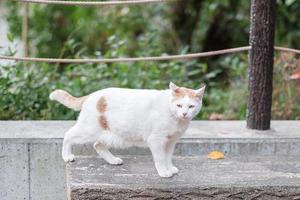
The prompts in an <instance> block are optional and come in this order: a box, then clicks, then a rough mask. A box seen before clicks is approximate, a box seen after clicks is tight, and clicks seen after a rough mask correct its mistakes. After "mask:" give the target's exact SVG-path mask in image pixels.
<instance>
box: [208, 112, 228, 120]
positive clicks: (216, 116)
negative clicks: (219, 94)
mask: <svg viewBox="0 0 300 200" xmlns="http://www.w3.org/2000/svg"><path fill="white" fill-rule="evenodd" d="M224 118H225V117H224V115H222V114H220V113H212V114H211V115H210V116H209V120H223V119H224Z"/></svg>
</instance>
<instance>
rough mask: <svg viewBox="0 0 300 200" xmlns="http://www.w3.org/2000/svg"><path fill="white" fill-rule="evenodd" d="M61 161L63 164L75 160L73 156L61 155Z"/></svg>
mask: <svg viewBox="0 0 300 200" xmlns="http://www.w3.org/2000/svg"><path fill="white" fill-rule="evenodd" d="M63 159H64V161H65V162H73V161H74V160H75V156H74V155H73V154H69V155H63Z"/></svg>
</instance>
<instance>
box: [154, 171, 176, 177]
mask: <svg viewBox="0 0 300 200" xmlns="http://www.w3.org/2000/svg"><path fill="white" fill-rule="evenodd" d="M158 175H159V176H160V177H162V178H169V177H171V176H173V173H172V172H171V171H170V170H166V171H159V172H158Z"/></svg>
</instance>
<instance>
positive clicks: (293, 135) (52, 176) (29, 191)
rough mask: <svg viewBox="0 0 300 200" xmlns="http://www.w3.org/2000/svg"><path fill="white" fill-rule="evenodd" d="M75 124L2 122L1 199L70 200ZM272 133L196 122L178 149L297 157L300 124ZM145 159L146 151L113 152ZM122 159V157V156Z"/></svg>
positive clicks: (81, 150) (80, 151) (283, 124)
mask: <svg viewBox="0 0 300 200" xmlns="http://www.w3.org/2000/svg"><path fill="white" fill-rule="evenodd" d="M73 124H74V122H73V121H0V169H1V170H0V200H19V199H22V200H35V199H36V200H53V199H55V200H63V199H66V184H65V164H64V162H63V160H62V158H61V143H62V138H63V135H64V133H65V132H66V130H68V129H69V128H70V127H71V126H72V125H73ZM272 128H273V129H272V130H271V131H265V132H260V131H252V130H248V129H246V128H245V122H241V121H227V122H214V121H198V122H193V123H192V124H191V126H190V128H189V129H188V131H187V133H186V134H185V135H184V136H183V138H182V139H181V140H180V142H179V144H178V145H177V146H176V150H175V151H176V154H179V155H206V154H207V153H208V152H209V151H211V150H221V151H223V152H225V155H226V156H228V155H230V156H243V155H272V156H273V155H287V154H289V155H299V154H300V131H299V130H300V123H299V122H298V121H274V122H273V123H272ZM74 152H75V155H91V154H92V155H96V153H95V151H94V150H93V149H92V148H91V146H76V147H75V148H74ZM114 152H115V153H117V154H121V155H132V154H133V155H141V154H142V155H145V154H149V150H148V149H140V148H130V149H127V150H115V151H114ZM121 157H122V156H121Z"/></svg>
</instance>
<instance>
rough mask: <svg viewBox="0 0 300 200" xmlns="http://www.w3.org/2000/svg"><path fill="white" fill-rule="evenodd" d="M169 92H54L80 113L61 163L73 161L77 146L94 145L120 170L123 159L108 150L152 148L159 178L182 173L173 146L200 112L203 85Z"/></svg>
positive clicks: (173, 87) (67, 137)
mask: <svg viewBox="0 0 300 200" xmlns="http://www.w3.org/2000/svg"><path fill="white" fill-rule="evenodd" d="M169 88H170V89H169V90H138V89H122V88H107V89H103V90H99V91H96V92H94V93H92V94H90V95H88V96H84V97H79V98H76V97H73V96H71V95H70V94H68V93H67V92H66V91H63V90H55V91H54V92H52V93H51V94H50V99H51V100H56V101H58V102H60V103H62V104H63V105H65V106H67V107H69V108H71V109H74V110H81V112H80V115H79V117H78V120H77V122H76V124H75V125H74V126H73V127H72V128H71V129H70V130H68V131H67V133H66V134H65V138H64V141H63V150H62V157H63V159H64V160H65V161H66V162H68V161H73V160H74V155H73V154H72V152H71V147H72V145H73V144H84V143H91V144H93V146H94V148H95V150H96V151H97V153H98V154H99V155H100V156H101V157H102V158H103V159H104V160H106V161H107V162H108V163H109V164H112V165H120V164H122V162H123V161H122V159H120V158H118V157H115V156H114V155H112V154H111V152H110V151H109V148H110V147H115V148H125V147H129V146H149V148H150V150H151V152H152V155H153V159H154V163H155V167H156V169H157V172H158V174H159V175H160V176H161V177H171V176H172V175H173V174H176V173H178V169H177V168H176V167H175V166H174V165H173V164H172V154H173V150H174V146H175V144H176V142H177V140H178V139H179V138H180V136H182V134H183V133H184V132H185V130H186V129H187V127H188V125H189V123H190V121H191V119H192V118H193V117H195V116H196V115H197V114H198V112H199V111H200V109H201V107H202V97H203V94H204V91H205V86H203V87H202V88H200V89H198V90H192V89H188V88H183V87H178V86H176V85H175V84H173V83H170V86H169Z"/></svg>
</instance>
